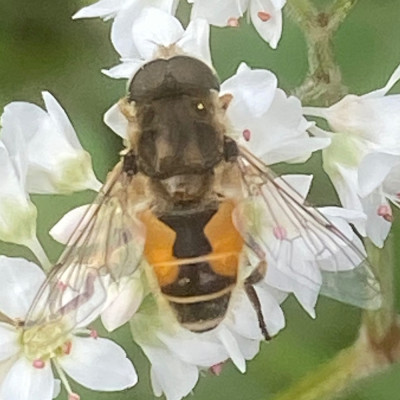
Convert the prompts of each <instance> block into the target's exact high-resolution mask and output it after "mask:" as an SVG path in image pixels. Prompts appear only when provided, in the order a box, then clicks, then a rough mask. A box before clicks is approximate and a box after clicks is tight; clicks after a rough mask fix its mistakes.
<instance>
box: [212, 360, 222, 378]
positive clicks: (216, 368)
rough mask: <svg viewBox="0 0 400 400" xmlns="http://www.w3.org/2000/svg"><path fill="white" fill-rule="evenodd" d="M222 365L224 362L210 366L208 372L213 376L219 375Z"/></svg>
mask: <svg viewBox="0 0 400 400" xmlns="http://www.w3.org/2000/svg"><path fill="white" fill-rule="evenodd" d="M223 367H224V363H223V362H221V363H218V364H215V365H213V366H212V367H210V372H211V373H212V374H213V375H215V376H220V375H221V372H222V368H223Z"/></svg>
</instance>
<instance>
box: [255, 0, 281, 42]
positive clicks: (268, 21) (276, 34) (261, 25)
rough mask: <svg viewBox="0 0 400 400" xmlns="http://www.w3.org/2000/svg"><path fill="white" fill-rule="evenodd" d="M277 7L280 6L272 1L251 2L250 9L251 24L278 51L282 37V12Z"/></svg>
mask: <svg viewBox="0 0 400 400" xmlns="http://www.w3.org/2000/svg"><path fill="white" fill-rule="evenodd" d="M276 5H280V4H277V2H276V1H275V2H272V1H271V0H251V1H250V8H249V11H250V17H251V22H252V23H253V25H254V27H255V28H256V30H257V32H258V33H259V34H260V36H261V37H262V38H263V39H264V40H265V41H266V42H268V43H269V45H270V46H271V47H272V48H273V49H276V47H277V45H278V42H279V39H280V38H281V35H282V11H281V7H280V8H276ZM282 7H283V5H282Z"/></svg>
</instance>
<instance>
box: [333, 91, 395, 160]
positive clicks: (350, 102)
mask: <svg viewBox="0 0 400 400" xmlns="http://www.w3.org/2000/svg"><path fill="white" fill-rule="evenodd" d="M399 108H400V95H390V96H385V97H379V98H376V97H371V98H370V97H359V96H355V95H347V96H345V97H344V98H343V99H342V100H340V101H339V102H338V103H336V104H334V105H333V106H331V107H330V108H329V109H328V110H327V120H328V122H329V125H330V126H331V127H332V128H333V129H334V130H335V131H336V132H343V133H347V134H352V135H355V136H358V137H360V138H363V139H365V140H368V141H370V142H371V144H372V145H373V147H374V148H375V149H376V150H378V151H387V152H388V153H396V154H400V114H399V112H398V110H399Z"/></svg>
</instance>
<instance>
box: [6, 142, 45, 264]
mask: <svg viewBox="0 0 400 400" xmlns="http://www.w3.org/2000/svg"><path fill="white" fill-rule="evenodd" d="M15 139H16V138H15ZM18 142H19V141H18V140H15V142H14V141H13V143H12V145H11V144H10V145H9V147H10V151H9V150H8V148H7V147H6V146H5V144H4V142H3V141H1V140H0V175H1V180H2V185H1V188H0V240H3V241H5V242H11V243H18V244H22V245H24V246H27V247H29V248H31V249H32V251H33V252H34V253H35V254H37V255H38V257H39V256H40V254H41V253H42V250H41V246H40V244H39V242H38V240H37V238H36V217H37V211H36V207H35V206H34V204H33V203H32V202H31V201H30V199H29V195H28V193H27V191H26V187H25V186H26V184H25V180H26V167H27V160H26V159H25V158H24V157H22V156H21V155H20V151H19V150H18V147H17V146H18V144H21V145H22V146H23V143H18ZM45 258H46V257H44V259H45ZM41 261H42V260H41Z"/></svg>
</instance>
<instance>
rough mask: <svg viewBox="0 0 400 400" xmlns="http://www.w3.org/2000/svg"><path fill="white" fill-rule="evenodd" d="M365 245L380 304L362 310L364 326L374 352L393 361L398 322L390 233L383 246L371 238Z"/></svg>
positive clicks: (399, 329)
mask: <svg viewBox="0 0 400 400" xmlns="http://www.w3.org/2000/svg"><path fill="white" fill-rule="evenodd" d="M366 248H367V252H368V258H369V260H370V262H371V265H372V266H373V267H374V272H375V274H376V276H377V277H378V279H379V282H380V285H381V292H382V307H381V308H380V309H379V310H374V311H365V312H364V314H363V329H364V330H365V333H366V335H367V338H368V340H369V342H370V345H371V346H372V347H373V348H374V349H375V351H376V352H379V353H380V354H381V355H382V356H384V357H386V358H387V360H388V362H394V361H397V360H398V358H399V354H398V353H397V352H398V350H399V348H400V324H399V319H398V317H397V314H396V310H395V308H394V285H393V281H394V273H393V271H394V260H393V251H394V245H393V236H389V237H388V239H387V240H386V243H385V247H384V248H382V249H379V248H377V247H376V246H374V245H373V244H372V243H371V242H370V241H367V242H366Z"/></svg>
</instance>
